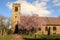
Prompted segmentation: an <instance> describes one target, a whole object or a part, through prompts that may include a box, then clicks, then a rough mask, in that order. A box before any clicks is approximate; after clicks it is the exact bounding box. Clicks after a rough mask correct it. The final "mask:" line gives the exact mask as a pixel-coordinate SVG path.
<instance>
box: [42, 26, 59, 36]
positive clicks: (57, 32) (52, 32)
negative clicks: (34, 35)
mask: <svg viewBox="0 0 60 40" xmlns="http://www.w3.org/2000/svg"><path fill="white" fill-rule="evenodd" d="M45 27H46V26H44V27H42V29H41V33H42V34H46V35H47V34H48V32H47V31H46V30H45ZM47 27H50V28H51V29H50V34H51V35H53V34H54V33H56V34H60V26H56V31H54V30H53V26H47Z"/></svg>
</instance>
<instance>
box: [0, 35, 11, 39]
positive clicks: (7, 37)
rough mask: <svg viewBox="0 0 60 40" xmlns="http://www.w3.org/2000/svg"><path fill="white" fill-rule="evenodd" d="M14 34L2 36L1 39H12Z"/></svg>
mask: <svg viewBox="0 0 60 40" xmlns="http://www.w3.org/2000/svg"><path fill="white" fill-rule="evenodd" d="M11 36H12V35H6V36H0V40H11Z"/></svg>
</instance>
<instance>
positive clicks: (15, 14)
mask: <svg viewBox="0 0 60 40" xmlns="http://www.w3.org/2000/svg"><path fill="white" fill-rule="evenodd" d="M15 7H18V11H15ZM15 16H16V17H15ZM18 21H20V4H13V5H12V31H14V30H15V25H16V24H17V22H18Z"/></svg>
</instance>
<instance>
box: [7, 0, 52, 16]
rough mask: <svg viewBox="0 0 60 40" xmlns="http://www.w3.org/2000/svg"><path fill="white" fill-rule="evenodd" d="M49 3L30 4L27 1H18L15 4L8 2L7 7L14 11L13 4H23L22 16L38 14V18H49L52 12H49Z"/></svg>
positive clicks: (35, 2)
mask: <svg viewBox="0 0 60 40" xmlns="http://www.w3.org/2000/svg"><path fill="white" fill-rule="evenodd" d="M47 2H48V0H42V1H41V2H39V0H36V1H34V2H33V3H28V2H27V1H26V0H17V1H15V2H11V3H10V2H8V3H7V6H8V7H9V8H10V9H12V4H13V3H20V4H21V14H22V15H30V16H31V15H32V14H37V15H38V16H47V15H49V14H51V11H49V10H47V9H46V8H47Z"/></svg>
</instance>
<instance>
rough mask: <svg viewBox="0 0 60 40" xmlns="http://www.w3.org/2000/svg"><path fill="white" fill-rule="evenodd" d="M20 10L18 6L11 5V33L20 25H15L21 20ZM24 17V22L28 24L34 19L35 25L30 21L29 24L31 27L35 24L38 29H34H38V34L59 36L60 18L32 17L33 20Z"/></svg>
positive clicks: (16, 4)
mask: <svg viewBox="0 0 60 40" xmlns="http://www.w3.org/2000/svg"><path fill="white" fill-rule="evenodd" d="M20 10H21V6H20V4H18V3H15V4H14V3H13V5H12V31H13V32H14V31H15V28H19V27H21V26H20V25H17V24H19V23H20V22H21V21H22V19H23V16H20ZM24 17H25V19H24V20H25V21H26V20H27V19H28V22H29V20H31V19H36V21H37V23H36V22H35V21H34V20H33V21H32V22H31V21H30V22H29V23H31V25H32V24H33V25H32V26H34V27H35V26H36V24H37V25H38V26H37V27H38V28H37V27H36V29H37V30H38V29H40V34H60V18H59V17H33V18H31V17H27V16H24ZM30 18H31V19H30ZM21 23H23V22H21ZM29 23H28V25H29ZM34 23H36V24H34ZM16 26H17V27H16ZM22 26H24V27H25V25H22ZM30 27H31V26H30ZM30 27H29V28H30ZM26 28H27V27H26Z"/></svg>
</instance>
